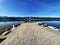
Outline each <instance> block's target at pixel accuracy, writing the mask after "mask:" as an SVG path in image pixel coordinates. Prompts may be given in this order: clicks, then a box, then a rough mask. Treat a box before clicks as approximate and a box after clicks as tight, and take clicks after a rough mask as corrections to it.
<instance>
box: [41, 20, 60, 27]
mask: <svg viewBox="0 0 60 45" xmlns="http://www.w3.org/2000/svg"><path fill="white" fill-rule="evenodd" d="M41 22H43V23H45V24H47V25H49V26H54V27H57V28H60V21H41Z"/></svg>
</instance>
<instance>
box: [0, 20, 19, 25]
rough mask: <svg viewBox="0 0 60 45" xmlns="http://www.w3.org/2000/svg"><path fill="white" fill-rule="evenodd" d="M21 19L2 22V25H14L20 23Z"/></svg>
mask: <svg viewBox="0 0 60 45" xmlns="http://www.w3.org/2000/svg"><path fill="white" fill-rule="evenodd" d="M19 23H20V21H11V22H0V26H7V25H14V24H19Z"/></svg>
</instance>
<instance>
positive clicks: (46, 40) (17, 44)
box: [0, 23, 60, 45]
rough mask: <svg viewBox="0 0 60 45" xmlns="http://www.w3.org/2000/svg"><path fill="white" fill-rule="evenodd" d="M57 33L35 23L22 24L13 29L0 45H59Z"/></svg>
mask: <svg viewBox="0 0 60 45" xmlns="http://www.w3.org/2000/svg"><path fill="white" fill-rule="evenodd" d="M56 32H57V31H54V30H53V29H50V28H48V27H43V26H39V25H37V24H35V23H24V24H21V25H20V26H18V27H17V28H16V29H13V30H12V32H11V33H10V34H9V35H7V39H6V40H4V41H3V42H2V43H1V44H0V45H60V35H59V34H58V32H57V33H56Z"/></svg>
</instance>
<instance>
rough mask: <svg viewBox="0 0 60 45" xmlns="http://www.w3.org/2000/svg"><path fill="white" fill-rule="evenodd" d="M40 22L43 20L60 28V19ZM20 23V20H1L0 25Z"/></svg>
mask: <svg viewBox="0 0 60 45" xmlns="http://www.w3.org/2000/svg"><path fill="white" fill-rule="evenodd" d="M39 22H43V23H45V24H47V25H49V26H54V27H57V28H60V21H39ZM18 23H21V22H20V21H12V22H0V26H7V25H13V24H18Z"/></svg>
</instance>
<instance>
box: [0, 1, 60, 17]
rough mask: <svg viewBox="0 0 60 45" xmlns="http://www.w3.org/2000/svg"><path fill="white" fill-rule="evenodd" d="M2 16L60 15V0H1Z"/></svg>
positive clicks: (0, 14) (0, 9)
mask: <svg viewBox="0 0 60 45" xmlns="http://www.w3.org/2000/svg"><path fill="white" fill-rule="evenodd" d="M0 16H37V17H38V16H39V17H60V0H0Z"/></svg>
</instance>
